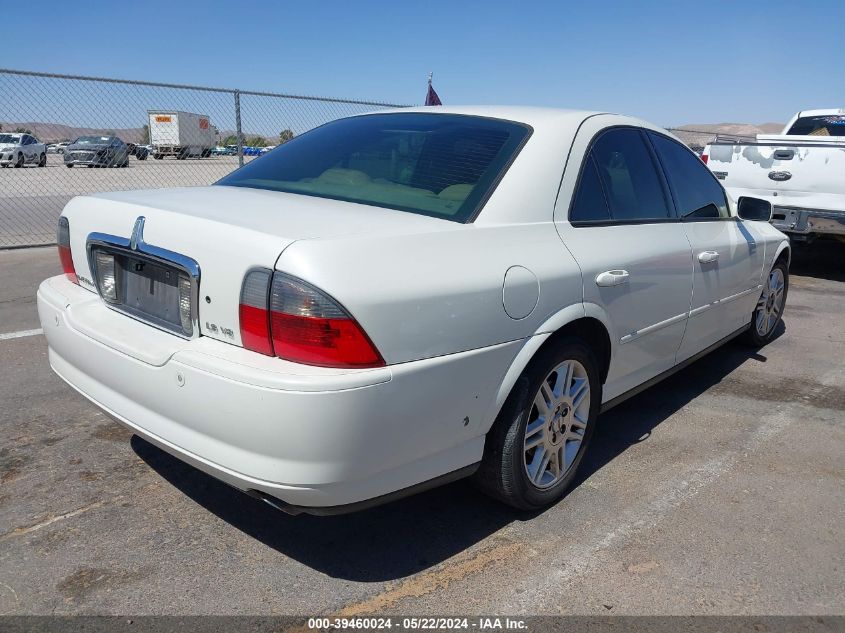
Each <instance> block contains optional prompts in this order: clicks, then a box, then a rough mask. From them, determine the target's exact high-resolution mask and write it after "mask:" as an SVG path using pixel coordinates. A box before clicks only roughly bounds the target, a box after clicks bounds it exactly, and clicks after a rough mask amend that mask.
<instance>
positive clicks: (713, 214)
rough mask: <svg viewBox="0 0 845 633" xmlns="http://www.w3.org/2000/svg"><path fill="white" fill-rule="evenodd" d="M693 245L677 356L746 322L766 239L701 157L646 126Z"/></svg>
mask: <svg viewBox="0 0 845 633" xmlns="http://www.w3.org/2000/svg"><path fill="white" fill-rule="evenodd" d="M649 137H650V138H651V141H652V143H653V145H654V148H655V150H656V152H657V155H658V157H659V158H660V162H661V164H662V165H663V169H664V172H665V174H666V179H667V181H668V182H669V186H670V188H671V190H672V195H673V198H674V201H675V207H676V209H677V213H678V216H679V217H680V218H681V222H682V225H683V227H684V232H685V233H686V235H687V238H688V239H689V242H690V245H691V246H692V270H693V291H692V304H691V306H690V319H689V324H688V325H687V331H686V334H685V335H684V339H683V342H682V344H681V347H680V349H679V350H678V362H681V361H683V360H686V359H687V358H689V357H690V356H693V355H694V354H696V353H697V352H699V351H701V350H703V349H705V348H707V347H709V346H710V345H713V344H714V343H717V342H718V341H720V340H721V339H723V338H724V337H725V336H727V335H729V334H731V333H733V332H735V331H736V330H737V329H739V328H740V327H742V326H744V325H746V324H748V323H750V321H751V313H752V312H753V311H754V306H755V305H756V302H757V298H758V297H759V296H760V292H761V291H762V286H761V283H762V281H761V275H762V273H763V261H764V257H765V243H764V241H763V240H762V239H760V238H759V236H757V235H756V234H755V233H756V229H755V228H754V227H753V226H752V225H751V223H744V222H742V221H741V220H739V219H738V218H736V217H732V216H731V214H730V210H729V207H728V201H727V196H726V195H725V191H724V189H722V186H721V185H720V184H719V181H718V180H716V178H715V177H714V176H713V173H712V172H711V171H710V170H709V169H707V167H706V166H705V165H704V163H702V162H701V160H700V159H699V158H698V157H697V156H696V155H695V154H693V153H692V152H691V151H690V150H689V149H687V148H686V147H684V146H683V145H681V144H680V143H679V142H677V141H675V140H674V139H671V138H669V137H667V136H663V135H661V134H656V133H652V132H649Z"/></svg>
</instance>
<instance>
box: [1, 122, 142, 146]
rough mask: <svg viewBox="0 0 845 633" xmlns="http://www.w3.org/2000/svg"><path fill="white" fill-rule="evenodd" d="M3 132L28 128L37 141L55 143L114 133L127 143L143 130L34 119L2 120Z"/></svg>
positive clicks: (137, 138)
mask: <svg viewBox="0 0 845 633" xmlns="http://www.w3.org/2000/svg"><path fill="white" fill-rule="evenodd" d="M0 125H2V126H3V131H4V132H12V131H14V130H16V129H18V128H23V129H25V130H30V131H31V132H32V133H33V134H34V135H35V136H37V137H38V140H39V141H42V142H44V143H55V142H57V141H72V140H74V139H77V138H79V137H80V136H87V135H92V136H98V135H106V134H109V135H111V134H114V135H115V136H117V137H118V138H119V139H121V140H123V141H124V142H127V143H138V142H139V141H140V140H141V136H142V134H143V131H142V129H141V128H139V127H132V128H117V129H115V128H93V127H72V126H70V125H64V124H62V123H40V122H35V121H29V122H18V121H10V122H6V121H3V122H2V123H0Z"/></svg>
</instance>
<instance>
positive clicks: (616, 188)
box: [576, 128, 672, 222]
mask: <svg viewBox="0 0 845 633" xmlns="http://www.w3.org/2000/svg"><path fill="white" fill-rule="evenodd" d="M590 154H591V155H592V158H593V161H594V163H595V169H596V172H597V175H598V178H599V181H600V182H601V185H602V190H603V192H604V196H605V199H606V200H607V205H608V208H609V211H610V219H611V220H614V221H616V222H632V221H633V222H638V221H648V220H665V219H668V218H670V217H672V214H671V211H670V208H669V204H668V202H667V200H666V195H665V192H664V190H663V185H662V183H661V181H660V176H658V173H657V168H656V166H655V164H654V159H653V157H652V155H651V151H650V150H649V148H648V146H647V145H646V143H645V140H644V139H643V136H642V134H641V133H640V131H639V130H636V129H632V128H616V129H611V130H608V131H606V132H604V133H603V134H602V135H601V136H599V137H598V139H596V140H595V141H594V142H593V146H592V149H591V150H590ZM589 178H590V177H589V176H588V180H589ZM582 179H583V177H582ZM587 184H588V185H589V182H587ZM580 185H581V183H579V187H580ZM578 195H580V192H578V193H577V194H576V197H577V196H578Z"/></svg>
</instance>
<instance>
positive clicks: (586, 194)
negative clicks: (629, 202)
mask: <svg viewBox="0 0 845 633" xmlns="http://www.w3.org/2000/svg"><path fill="white" fill-rule="evenodd" d="M569 219H570V220H571V221H572V222H597V221H602V220H605V221H606V220H609V219H610V210H609V209H608V208H607V200H606V199H605V197H604V192H603V191H602V186H601V181H600V180H599V173H598V170H597V169H596V162H595V161H594V160H593V155H592V154H590V155H588V156H587V160H586V161H585V162H584V169H583V171H582V172H581V181H580V182H579V183H578V192H577V193H576V194H575V201H574V202H573V203H572V212H571V213H570V214H569Z"/></svg>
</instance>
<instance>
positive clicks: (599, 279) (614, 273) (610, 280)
mask: <svg viewBox="0 0 845 633" xmlns="http://www.w3.org/2000/svg"><path fill="white" fill-rule="evenodd" d="M628 277H630V275H629V274H628V271H627V270H606V271H605V272H603V273H599V274H598V275H596V285H597V286H602V287H606V286H618V285H619V284H626V283H628Z"/></svg>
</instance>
